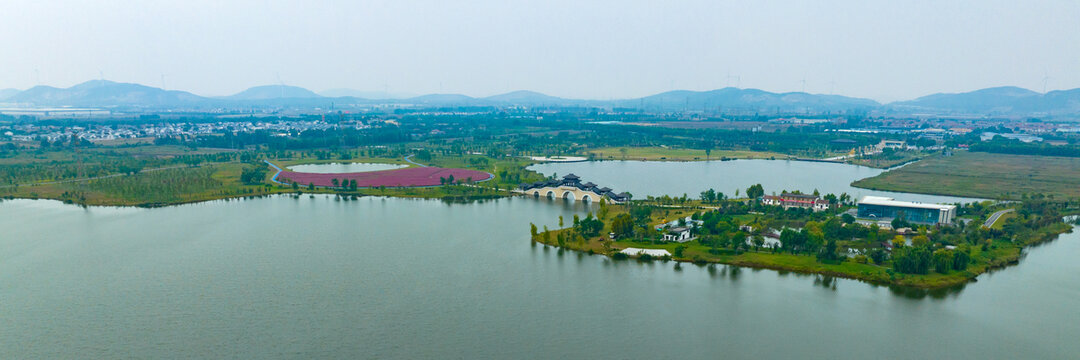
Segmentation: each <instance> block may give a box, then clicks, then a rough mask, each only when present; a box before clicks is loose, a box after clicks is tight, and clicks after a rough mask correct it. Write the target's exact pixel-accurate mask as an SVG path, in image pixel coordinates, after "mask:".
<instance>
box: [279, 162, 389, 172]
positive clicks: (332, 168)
mask: <svg viewBox="0 0 1080 360" xmlns="http://www.w3.org/2000/svg"><path fill="white" fill-rule="evenodd" d="M407 167H409V166H408V165H395V164H378V163H329V164H303V165H293V166H289V167H288V168H289V170H292V171H295V172H306V173H317V174H343V173H355V172H369V171H383V170H393V169H403V168H407Z"/></svg>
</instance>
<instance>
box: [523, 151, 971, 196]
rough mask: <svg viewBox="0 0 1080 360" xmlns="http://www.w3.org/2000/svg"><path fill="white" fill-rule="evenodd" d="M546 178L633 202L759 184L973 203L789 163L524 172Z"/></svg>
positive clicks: (642, 164)
mask: <svg viewBox="0 0 1080 360" xmlns="http://www.w3.org/2000/svg"><path fill="white" fill-rule="evenodd" d="M529 169H531V170H535V171H537V172H539V173H541V174H545V175H557V176H563V175H566V174H570V173H573V174H574V175H577V176H580V177H581V181H583V182H586V181H591V182H593V183H595V184H597V185H600V186H607V187H610V188H612V189H614V190H615V191H616V192H623V191H628V192H630V193H631V194H633V195H634V198H635V199H644V198H645V197H646V196H650V195H651V196H661V195H671V196H682V194H687V196H689V197H691V198H694V199H697V198H699V197H700V196H699V194H701V192H702V191H705V190H707V189H710V188H712V189H715V190H716V191H719V192H722V193H724V195H727V196H729V197H731V196H733V195H735V190H738V191H739V194H740V195H744V196H745V192H746V188H748V187H750V186H751V185H754V184H759V183H760V184H761V185H762V187H764V188H765V193H766V194H772V193H776V194H778V195H779V194H780V193H781V192H782V191H784V190H791V191H794V190H800V191H802V192H804V193H812V192H813V191H814V190H818V191H819V192H820V193H821V194H828V193H833V194H836V195H840V194H841V193H845V192H846V193H848V195H851V196H852V197H853V198H854V199H856V200H857V199H860V198H862V197H863V196H866V195H876V196H888V197H892V198H896V199H897V200H904V201H917V202H925V203H956V202H970V201H975V199H970V198H960V197H953V196H937V195H923V194H908V193H896V192H888V191H874V190H866V189H859V188H856V187H852V186H851V182H853V181H855V180H859V179H862V178H868V177H872V176H876V175H877V174H880V173H882V172H884V170H881V169H875V168H870V167H865V166H855V165H848V164H838V163H825V162H810V161H793V160H732V161H693V162H674V161H672V162H662V161H621V160H620V161H589V162H576V163H543V164H536V165H532V166H530V167H529Z"/></svg>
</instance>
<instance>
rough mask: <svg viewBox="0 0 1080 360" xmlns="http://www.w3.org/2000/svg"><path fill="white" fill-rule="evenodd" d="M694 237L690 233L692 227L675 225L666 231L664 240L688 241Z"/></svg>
mask: <svg viewBox="0 0 1080 360" xmlns="http://www.w3.org/2000/svg"><path fill="white" fill-rule="evenodd" d="M693 239H694V238H693V237H692V236H691V235H690V229H689V228H685V227H681V226H680V227H673V228H671V229H668V231H667V233H664V241H675V242H681V243H684V242H687V241H690V240H693Z"/></svg>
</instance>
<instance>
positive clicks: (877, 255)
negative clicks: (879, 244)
mask: <svg viewBox="0 0 1080 360" xmlns="http://www.w3.org/2000/svg"><path fill="white" fill-rule="evenodd" d="M888 256H889V255H888V254H887V253H885V250H884V249H882V248H874V249H873V250H870V260H873V261H874V263H875V264H878V265H881V264H883V263H885V259H886V258H887V257H888Z"/></svg>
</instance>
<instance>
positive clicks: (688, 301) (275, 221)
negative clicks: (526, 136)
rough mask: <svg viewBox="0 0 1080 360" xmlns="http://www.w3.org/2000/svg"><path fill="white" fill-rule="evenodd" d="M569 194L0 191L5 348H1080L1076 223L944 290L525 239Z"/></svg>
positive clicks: (833, 354) (1001, 353)
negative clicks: (132, 202) (148, 198)
mask: <svg viewBox="0 0 1080 360" xmlns="http://www.w3.org/2000/svg"><path fill="white" fill-rule="evenodd" d="M583 206H585V204H581V203H566V202H564V200H557V201H552V200H535V199H525V198H515V199H502V200H498V201H490V202H485V203H472V204H446V203H443V202H440V201H435V200H408V199H386V198H364V199H361V200H357V201H336V200H333V198H330V197H324V196H319V197H315V198H309V197H307V196H305V197H301V198H299V199H294V198H291V197H273V198H262V199H249V200H243V201H213V202H205V203H198V204H188V205H179V206H171V208H163V209H118V208H89V209H82V208H79V206H75V205H65V204H62V203H59V202H55V201H31V200H14V201H4V202H2V203H0V226H2V228H3V229H4V231H3V234H2V236H0V304H2V306H0V358H3V359H24V358H33V359H41V358H49V359H54V358H605V359H606V358H647V357H659V358H667V357H673V356H681V357H689V358H717V357H725V358H792V357H799V358H820V359H824V358H881V357H888V358H909V359H926V358H944V357H948V358H967V359H982V358H1028V359H1031V358H1070V357H1075V356H1076V355H1077V354H1080V343H1078V342H1076V337H1077V336H1078V335H1080V321H1077V320H1080V319H1078V312H1077V306H1078V305H1080V301H1078V299H1080V278H1078V277H1077V276H1076V275H1077V274H1080V262H1076V256H1077V254H1078V253H1080V237H1078V234H1068V235H1065V236H1063V237H1062V239H1058V240H1056V241H1054V242H1052V243H1049V244H1045V245H1042V246H1039V248H1035V249H1032V250H1030V251H1029V253H1028V254H1027V257H1026V258H1025V259H1024V261H1023V262H1022V263H1021V265H1018V266H1014V267H1010V268H1007V269H1004V270H1000V271H998V272H995V274H991V275H985V276H982V277H980V278H978V280H980V281H978V282H977V283H972V284H969V285H967V286H966V288H961V289H953V290H949V291H943V292H937V293H932V294H927V293H921V292H905V291H900V290H891V289H889V288H885V286H876V285H870V284H866V283H863V282H858V281H851V280H833V279H828V278H823V277H819V276H805V275H796V274H781V272H777V271H771V270H753V269H742V268H735V267H728V266H716V267H697V266H690V265H685V266H681V269H676V268H675V267H674V264H672V263H652V264H640V263H636V262H615V261H611V259H608V258H606V257H603V256H598V255H597V256H589V255H584V254H577V253H569V252H567V253H561V252H558V251H557V250H552V249H548V248H545V246H543V245H530V243H529V241H528V224H529V223H530V222H537V223H538V224H539V225H541V226H542V225H548V226H552V227H554V226H556V225H557V224H556V223H557V216H558V215H563V216H566V218H570V217H571V215H572V214H575V213H578V214H580V213H582V212H583V211H585V208H583Z"/></svg>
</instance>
